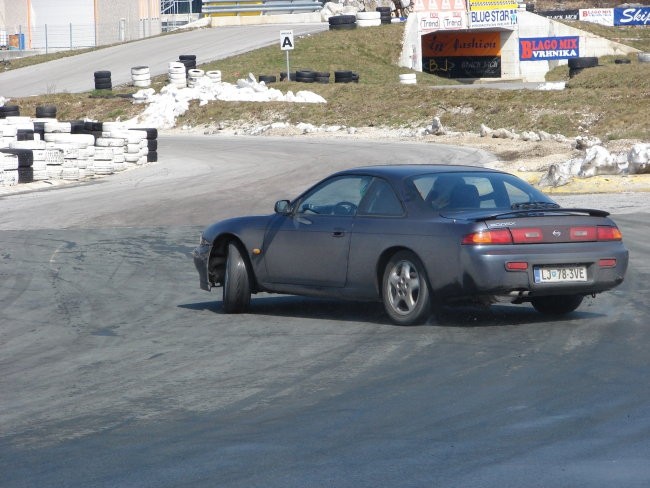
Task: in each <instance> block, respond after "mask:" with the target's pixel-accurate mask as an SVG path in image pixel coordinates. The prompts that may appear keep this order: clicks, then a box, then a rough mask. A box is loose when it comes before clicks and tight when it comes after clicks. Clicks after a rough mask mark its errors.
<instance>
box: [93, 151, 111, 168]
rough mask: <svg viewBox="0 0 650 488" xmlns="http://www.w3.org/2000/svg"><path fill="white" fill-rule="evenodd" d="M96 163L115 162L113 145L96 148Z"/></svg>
mask: <svg viewBox="0 0 650 488" xmlns="http://www.w3.org/2000/svg"><path fill="white" fill-rule="evenodd" d="M93 159H94V161H95V165H97V163H98V162H101V161H111V164H112V162H113V148H111V147H97V148H96V149H95V154H94V156H93Z"/></svg>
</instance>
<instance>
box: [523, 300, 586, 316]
mask: <svg viewBox="0 0 650 488" xmlns="http://www.w3.org/2000/svg"><path fill="white" fill-rule="evenodd" d="M583 298H584V297H583V296H582V295H556V296H544V297H537V298H533V299H531V301H530V303H531V305H532V306H533V307H534V308H535V310H537V311H538V312H539V313H543V314H544V315H566V314H568V313H571V312H573V311H574V310H575V309H576V308H578V307H579V306H580V304H581V303H582V299H583Z"/></svg>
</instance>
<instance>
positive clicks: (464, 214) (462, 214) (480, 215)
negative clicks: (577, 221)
mask: <svg viewBox="0 0 650 488" xmlns="http://www.w3.org/2000/svg"><path fill="white" fill-rule="evenodd" d="M548 214H585V215H589V216H591V217H607V216H608V215H609V212H606V211H605V210H596V209H593V208H544V209H539V208H536V209H519V210H508V211H507V212H498V213H497V212H489V211H486V210H475V211H467V210H465V211H462V210H461V211H458V212H453V213H451V212H450V213H447V214H446V215H445V214H443V215H442V216H443V217H447V218H454V219H462V220H472V221H475V222H478V221H480V220H498V219H504V218H508V217H543V216H545V215H548Z"/></svg>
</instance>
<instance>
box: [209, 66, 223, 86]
mask: <svg viewBox="0 0 650 488" xmlns="http://www.w3.org/2000/svg"><path fill="white" fill-rule="evenodd" d="M205 76H207V77H208V78H210V80H211V81H212V82H213V83H220V82H221V71H220V70H218V69H216V70H212V71H206V72H205Z"/></svg>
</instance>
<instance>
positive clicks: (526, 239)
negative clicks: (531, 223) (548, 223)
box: [510, 228, 544, 244]
mask: <svg viewBox="0 0 650 488" xmlns="http://www.w3.org/2000/svg"><path fill="white" fill-rule="evenodd" d="M510 232H512V240H513V241H514V242H515V243H516V244H527V243H533V242H543V241H544V234H543V233H542V229H534V228H530V229H527V228H524V229H510Z"/></svg>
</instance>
